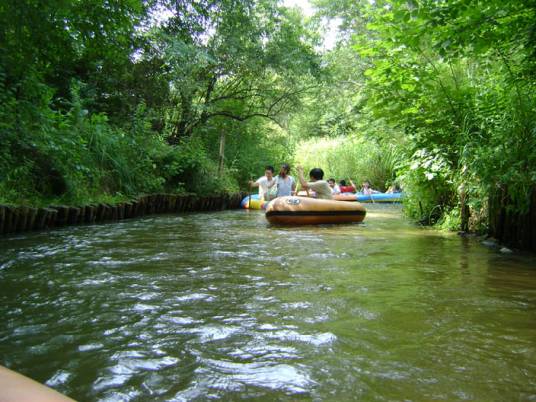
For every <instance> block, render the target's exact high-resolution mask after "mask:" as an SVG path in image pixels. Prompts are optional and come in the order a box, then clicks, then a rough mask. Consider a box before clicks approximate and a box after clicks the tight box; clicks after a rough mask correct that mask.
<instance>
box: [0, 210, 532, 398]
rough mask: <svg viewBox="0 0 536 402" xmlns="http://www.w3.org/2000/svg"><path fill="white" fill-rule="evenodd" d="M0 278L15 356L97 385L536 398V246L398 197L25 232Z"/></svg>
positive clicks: (58, 378) (40, 370)
mask: <svg viewBox="0 0 536 402" xmlns="http://www.w3.org/2000/svg"><path fill="white" fill-rule="evenodd" d="M0 286H1V291H0V317H1V321H0V364H3V365H5V366H7V367H10V368H12V369H14V370H16V371H19V372H21V373H23V374H26V375H28V376H30V377H32V378H34V379H36V380H38V381H41V382H43V383H46V384H48V385H50V386H51V387H53V388H55V389H57V390H59V391H60V392H64V393H66V394H67V395H69V396H71V397H73V398H76V399H79V400H83V401H92V400H99V401H146V400H151V401H152V400H156V401H168V400H170V401H191V400H199V401H202V400H207V399H222V400H238V399H254V400H258V401H274V400H282V401H285V400H288V401H296V400H315V401H352V400H367V401H398V400H412V401H430V400H448V401H453V400H478V401H492V400H505V401H521V400H536V258H535V257H534V256H523V255H518V254H511V255H502V254H500V253H499V252H498V251H496V250H491V249H488V248H486V247H484V246H482V245H481V244H479V243H478V241H476V240H474V239H463V238H460V237H458V236H457V235H455V234H446V233H441V232H437V231H433V230H427V229H422V228H419V227H416V226H414V225H412V224H411V223H409V222H408V221H406V220H405V219H404V218H403V217H402V214H401V211H400V208H399V207H396V206H386V205H371V206H369V207H368V214H367V217H366V219H365V223H364V224H360V225H341V226H321V227H299V228H277V227H270V226H268V225H267V223H266V221H265V219H264V216H263V214H262V213H261V212H255V211H251V212H248V211H242V210H240V211H224V212H216V213H202V214H186V215H180V216H178V215H173V216H157V217H149V218H145V219H139V220H131V221H124V222H120V223H116V224H107V225H93V226H81V227H74V228H73V227H71V228H65V229H62V230H57V231H52V232H48V233H46V232H42V233H32V234H24V235H17V236H11V237H7V238H2V239H0ZM0 392H1V391H0Z"/></svg>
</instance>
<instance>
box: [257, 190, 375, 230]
mask: <svg viewBox="0 0 536 402" xmlns="http://www.w3.org/2000/svg"><path fill="white" fill-rule="evenodd" d="M366 213H367V211H366V209H365V207H363V206H362V205H361V204H359V203H354V202H339V201H335V200H318V199H315V198H307V197H292V196H291V197H279V198H276V199H275V200H273V201H271V202H270V203H269V204H268V207H267V208H266V219H268V221H269V222H270V223H273V224H276V225H316V224H323V223H351V222H362V221H363V219H365V215H366Z"/></svg>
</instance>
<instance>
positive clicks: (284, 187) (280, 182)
mask: <svg viewBox="0 0 536 402" xmlns="http://www.w3.org/2000/svg"><path fill="white" fill-rule="evenodd" d="M289 173H290V166H289V164H288V163H283V164H282V165H281V169H280V170H279V174H278V175H277V177H276V178H275V180H276V183H275V185H276V186H277V194H276V197H285V196H288V195H294V193H295V192H296V181H295V180H294V178H293V177H292V176H290V175H289Z"/></svg>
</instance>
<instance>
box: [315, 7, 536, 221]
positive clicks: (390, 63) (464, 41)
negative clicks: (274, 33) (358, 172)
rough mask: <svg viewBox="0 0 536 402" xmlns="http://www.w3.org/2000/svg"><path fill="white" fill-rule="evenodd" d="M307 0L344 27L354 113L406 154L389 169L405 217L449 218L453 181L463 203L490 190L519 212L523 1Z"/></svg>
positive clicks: (522, 195)
mask: <svg viewBox="0 0 536 402" xmlns="http://www.w3.org/2000/svg"><path fill="white" fill-rule="evenodd" d="M316 3H317V4H318V5H320V6H321V7H322V12H323V13H324V14H325V15H331V16H339V17H341V18H342V19H343V27H344V29H346V30H347V31H348V32H350V33H352V34H353V37H352V46H353V48H354V49H355V51H356V53H357V55H359V57H360V59H359V61H356V62H355V63H354V65H356V66H358V65H359V66H361V73H362V74H363V76H364V77H366V78H365V80H364V81H361V83H357V84H356V86H355V88H356V89H357V88H360V89H361V96H362V102H361V103H360V105H361V108H360V109H359V112H360V115H359V117H360V118H361V119H365V124H367V125H373V124H376V122H377V121H378V120H379V121H382V122H384V124H385V125H386V126H388V127H390V128H391V130H390V134H389V135H390V137H391V141H392V142H393V144H395V146H396V147H397V149H399V150H400V152H401V154H403V155H405V158H406V161H405V163H402V164H400V166H399V169H398V174H399V175H400V177H401V180H402V181H403V185H404V189H405V191H406V194H407V195H408V197H407V203H406V210H407V211H408V213H409V214H410V215H411V216H413V217H415V218H416V219H418V220H420V221H422V222H425V223H435V222H443V225H447V226H452V225H454V224H455V223H456V222H457V218H456V219H455V217H456V216H457V215H456V212H454V211H455V210H456V208H458V207H459V202H460V200H459V195H460V188H461V187H460V186H462V185H463V188H464V192H465V194H466V195H467V202H468V204H469V206H470V207H471V208H472V210H473V211H475V212H477V211H483V210H485V200H486V199H487V198H488V196H489V195H491V194H493V193H494V192H495V191H497V190H505V191H506V194H507V195H508V197H509V199H510V200H511V204H510V206H509V207H510V208H511V209H512V210H513V211H517V212H521V213H523V212H526V211H527V210H528V206H529V194H530V191H531V189H532V188H533V186H534V183H535V177H536V175H535V172H536V160H535V158H536V146H535V145H536V144H535V141H536V136H535V133H536V126H535V123H534V122H535V121H536V120H535V116H534V113H535V112H534V111H535V110H536V99H535V97H534V95H533V94H534V89H535V88H534V82H535V80H534V77H535V74H534V73H535V72H536V70H535V61H536V47H535V46H534V43H536V42H535V41H534V32H535V31H534V17H535V13H536V11H535V8H534V4H532V2H522V1H511V2H506V3H504V2H501V1H498V0H497V1H495V0H493V1H490V2H485V3H484V2H481V1H479V0H474V1H469V2H465V1H449V2H446V1H440V2H417V3H415V2H406V1H402V0H401V1H390V2H383V1H376V2H363V3H361V2H355V3H354V4H353V5H352V7H346V6H345V1H337V2H333V3H331V2H330V3H329V4H328V2H324V1H322V0H317V2H316ZM366 131H367V132H368V135H373V136H375V137H380V138H382V140H383V141H385V140H388V137H386V136H385V135H383V134H381V133H379V132H378V133H376V134H374V132H373V130H371V129H368V130H366ZM445 222H448V223H445Z"/></svg>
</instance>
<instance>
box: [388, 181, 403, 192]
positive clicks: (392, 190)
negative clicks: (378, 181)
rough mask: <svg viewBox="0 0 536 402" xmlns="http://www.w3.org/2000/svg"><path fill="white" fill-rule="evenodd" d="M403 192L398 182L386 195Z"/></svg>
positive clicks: (389, 188)
mask: <svg viewBox="0 0 536 402" xmlns="http://www.w3.org/2000/svg"><path fill="white" fill-rule="evenodd" d="M401 192H402V189H401V188H400V184H398V183H396V182H395V183H393V184H391V185H390V186H389V187H388V188H387V190H386V191H385V193H386V194H393V193H401Z"/></svg>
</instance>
